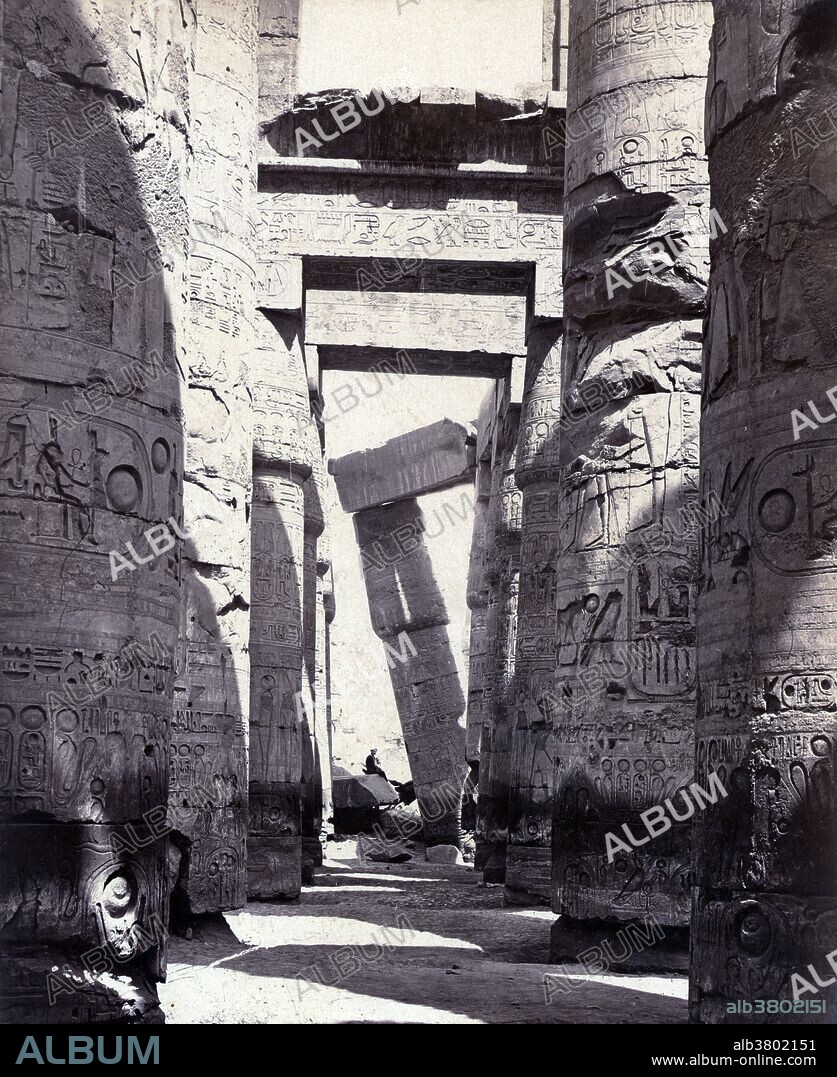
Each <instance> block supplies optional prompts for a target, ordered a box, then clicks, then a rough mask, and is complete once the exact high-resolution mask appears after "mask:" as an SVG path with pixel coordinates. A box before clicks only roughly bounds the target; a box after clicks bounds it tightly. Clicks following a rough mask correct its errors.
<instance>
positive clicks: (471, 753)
mask: <svg viewBox="0 0 837 1077" xmlns="http://www.w3.org/2000/svg"><path fill="white" fill-rule="evenodd" d="M475 490H476V503H475V507H474V530H473V533H472V537H471V556H470V559H469V561H468V590H467V594H466V600H467V603H468V608H469V609H470V611H471V629H470V635H469V644H468V711H467V720H466V725H465V757H466V759H467V761H468V765H469V766H470V768H471V775H472V777H473V778H474V783H475V785H476V784H477V782H478V781H479V768H480V743H481V741H482V727H483V722H484V718H485V650H486V629H487V620H488V582H487V580H486V574H485V569H486V561H487V558H488V552H489V551H488V533H487V531H488V520H489V514H488V507H489V501H490V497H491V464H490V462H489V461H488V460H481V461H480V463H479V465H478V467H477V477H476V484H475Z"/></svg>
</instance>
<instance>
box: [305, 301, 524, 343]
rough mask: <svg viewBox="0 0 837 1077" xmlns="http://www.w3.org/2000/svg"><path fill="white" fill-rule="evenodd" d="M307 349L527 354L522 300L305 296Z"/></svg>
mask: <svg viewBox="0 0 837 1077" xmlns="http://www.w3.org/2000/svg"><path fill="white" fill-rule="evenodd" d="M305 306H306V317H305V339H306V341H307V342H308V343H311V344H344V345H346V344H350V345H353V346H355V347H358V346H360V347H364V346H371V345H376V346H378V347H389V348H429V349H440V350H443V351H456V350H459V351H475V352H490V353H492V354H494V355H519V354H521V353H522V352H523V351H524V350H525V340H526V298H525V296H518V295H506V296H488V295H482V296H481V295H469V296H462V295H448V294H446V293H442V292H438V293H432V294H421V295H415V294H413V293H411V292H362V291H357V290H355V291H316V290H314V289H311V288H309V289H308V290H307V291H306V293H305Z"/></svg>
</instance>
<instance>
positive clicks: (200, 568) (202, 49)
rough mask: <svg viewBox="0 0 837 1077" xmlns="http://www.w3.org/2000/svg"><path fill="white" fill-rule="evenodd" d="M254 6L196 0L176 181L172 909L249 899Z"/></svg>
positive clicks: (214, 907)
mask: <svg viewBox="0 0 837 1077" xmlns="http://www.w3.org/2000/svg"><path fill="white" fill-rule="evenodd" d="M256 6H257V5H256V4H254V3H252V2H245V3H243V4H233V3H231V2H227V0H212V2H210V3H208V4H203V5H202V6H201V9H200V11H199V12H198V13H197V19H196V26H195V34H196V44H195V53H194V70H192V71H190V73H189V76H190V99H191V101H192V102H193V104H192V109H193V118H192V119H193V124H194V127H195V131H196V134H197V138H196V145H195V153H194V159H193V162H192V168H191V171H190V174H189V182H188V183H187V188H186V197H187V199H188V203H189V210H190V221H191V226H190V243H189V253H188V262H187V266H188V273H189V278H188V286H189V319H188V327H187V341H188V343H187V350H186V355H187V356H188V364H189V366H188V384H187V390H186V394H185V396H184V410H185V416H186V427H187V434H188V438H187V443H186V470H185V486H184V523H185V527H186V531H187V533H188V534H189V536H190V540H189V542H188V543H187V546H186V564H185V572H184V589H183V591H184V593H183V602H182V607H181V608H182V616H181V630H180V638H181V649H180V655H179V656H180V658H181V661H180V664H179V668H178V676H177V683H176V687H175V701H176V718H175V721H174V723H173V725H172V753H171V776H170V787H169V797H170V802H171V805H172V807H173V808H174V807H177V808H178V809H180V819H179V825H178V827H177V833H176V841H177V846H178V848H179V850H180V852H181V862H180V867H179V872H178V879H177V888H176V893H175V900H176V905H175V908H176V909H177V910H178V911H185V912H188V913H193V914H194V913H205V912H219V911H221V910H222V909H229V908H237V907H239V906H241V905H243V904H244V902H245V900H246V892H245V891H246V887H245V871H246V865H245V859H246V854H245V835H246V827H247V794H246V789H247V770H246V766H247V725H248V723H247V705H248V701H249V666H248V645H249V616H248V607H247V595H248V592H249V586H250V580H249V557H248V554H249V548H250V536H249V524H248V519H247V502H248V498H249V493H250V484H251V466H252V449H251V435H250V428H251V423H252V410H251V395H250V386H249V371H248V362H249V358H250V352H251V350H252V340H253V317H254V314H255V310H254V305H255V272H254V269H253V262H254V255H253V252H252V236H253V227H254V224H253V209H254V204H253V196H254V193H255V182H256V176H255V166H256V148H255V131H254V130H253V128H252V127H249V128H246V129H244V130H245V131H246V133H242V124H241V122H240V117H242V116H245V115H248V114H250V115H252V113H253V111H254V110H255V107H256V94H257V75H256V51H255V49H256V45H255V32H256ZM209 131H211V132H212V136H211V138H210V137H207V134H206V132H209Z"/></svg>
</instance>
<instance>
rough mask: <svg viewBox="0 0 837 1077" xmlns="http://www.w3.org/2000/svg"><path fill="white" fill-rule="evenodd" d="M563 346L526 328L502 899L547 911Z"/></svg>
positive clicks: (554, 329) (549, 334) (544, 329)
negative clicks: (536, 905) (514, 651)
mask: <svg viewBox="0 0 837 1077" xmlns="http://www.w3.org/2000/svg"><path fill="white" fill-rule="evenodd" d="M561 341H562V325H561V323H560V322H547V323H546V324H544V325H542V326H538V327H533V328H532V329H530V332H529V356H528V359H527V364H526V367H527V369H526V382H525V388H524V396H523V406H522V411H521V418H520V429H519V432H518V446H517V461H516V470H515V480H516V482H517V485H518V487H519V488H520V490H521V497H522V502H523V507H522V524H521V542H520V602H519V608H518V615H517V657H516V661H515V684H514V706H513V722H512V732H511V742H512V749H511V752H512V757H511V781H510V789H511V792H510V799H509V838H508V848H507V850H506V900H507V901H512V902H515V901H517V902H519V901H532V900H535V901H540V902H542V903H543V904H547V905H548V904H549V902H550V896H551V876H552V852H551V837H552V790H553V784H554V771H555V760H554V753H553V749H552V735H553V734H552V722H553V717H554V714H555V703H556V700H557V694H558V692H559V690H560V685H559V683H558V680H557V678H556V676H555V625H556V616H555V606H556V594H557V562H558V547H559V528H560V521H561V516H560V504H561V501H560V494H559V488H558V480H559V477H560V468H559V456H558V425H559V418H560V414H561Z"/></svg>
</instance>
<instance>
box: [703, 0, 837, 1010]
mask: <svg viewBox="0 0 837 1077" xmlns="http://www.w3.org/2000/svg"><path fill="white" fill-rule="evenodd" d="M715 15H716V24H715V30H714V33H713V40H712V64H711V68H710V86H709V93H708V109H707V114H708V121H709V130H708V132H707V141H708V143H709V147H710V168H711V177H712V187H713V201H714V205H715V206H716V208H717V210H718V212H719V214H720V216H721V217H722V218H723V220H724V222H725V224H726V226H727V229H728V231H723V232H722V233H720V234H719V235H718V236H717V239H716V241H715V244H714V247H713V257H712V278H711V286H710V317H709V320H708V329H707V335H706V340H705V345H704V390H703V391H704V412H703V427H702V438H701V444H702V447H701V501H702V505H703V507H704V510H705V511H706V516H707V519H706V520H705V522H704V524H703V526H702V531H701V562H700V579H699V598H698V625H699V637H698V638H699V642H700V647H699V651H698V673H699V685H700V688H699V697H698V701H699V707H698V729H697V778H698V781H699V782H704V781H705V780H706V779H707V775H708V773H710V772H711V771H716V772H717V773H718V774H719V776H720V777H721V780H722V782H723V784H724V786H725V788H726V790H727V791H728V796H726V797H725V798H723V799H720V800H719V801H718V803H716V804H714V805H712V806H710V807H709V808H708V809H707V810H706V812H703V813H701V814H700V815H699V816H698V818H697V819H696V824H695V832H694V842H695V857H694V884H695V887H696V890H695V898H694V912H693V921H692V932H693V951H692V954H693V963H692V986H691V1000H690V1005H691V1013H692V1017H693V1019H694V1020H699V1021H705V1022H724V1021H731V1022H752V1021H755V1020H756V1018H755V1016H754V1015H738V1014H736V1015H734V1016H733V1015H729V1014H728V1013H727V1006H728V1004H729V1003H730V1002H734V1001H736V1000H739V999H743V1000H752V999H755V998H774V999H794V998H796V997H799V998H803V999H814V998H816V999H817V1000H822V1001H824V1002H826V1004H827V1005H826V1008H827V1011H831V1010H832V1009H833V1007H834V1005H835V999H837V996H836V995H835V985H834V984H833V983H832V984H830V985H829V986H826V987H824V988H822V990H819V987H820V981H819V980H817V979H816V975H817V974H818V976H819V977H820V978H821V979H822V980H824V981H825V982H826V983H828V981H829V980H831V979H832V976H833V973H832V971H831V969H830V967H829V966H828V962H827V961H826V959H825V955H826V954H829V953H831V952H833V951H834V949H835V947H836V946H837V872H835V863H834V857H833V856H832V855H830V852H829V850H833V848H834V844H835V836H837V835H835V815H834V802H833V791H832V789H833V777H832V775H833V771H834V765H835V743H836V742H837V725H836V724H835V720H834V688H833V686H834V677H833V673H834V668H835V665H837V650H836V649H835V637H834V632H833V627H832V622H833V593H834V591H833V588H834V583H835V563H834V556H833V545H834V544H833V533H834V532H833V522H832V521H833V512H832V509H831V504H832V500H833V494H832V492H831V488H832V486H833V478H832V472H833V459H834V439H833V435H832V433H831V428H830V427H829V426H827V425H824V424H821V423H818V422H816V421H813V420H811V419H810V418H809V417H810V415H811V414H812V408H817V409H818V412H817V414H818V415H821V416H827V419H826V420H825V421H826V422H827V421H830V419H831V414H830V413H831V411H833V408H831V406H830V405H829V403H828V400H829V395H828V394H829V392H831V391H832V386H833V385H834V384H835V382H837V371H835V355H834V347H833V342H834V338H835V314H834V280H835V275H837V262H835V255H834V243H835V223H834V222H835V214H834V207H835V203H837V186H835V175H837V171H835V164H837V142H835V139H834V135H833V120H832V123H831V128H830V130H831V133H830V134H829V135H828V136H825V132H826V131H827V130H829V128H828V122H827V117H829V116H833V101H834V97H833V88H832V79H833V71H834V65H835V62H837V21H835V12H834V9H833V8H832V6H831V5H824V4H817V3H810V2H804V0H803V2H798V3H795V4H793V5H785V6H784V7H781V8H780V7H779V6H773V7H764V8H763V9H762V10H761V11H758V10H757V9H753V8H752V7H751V6H750V5H747V4H744V3H738V2H732V0H717V2H716V3H715ZM816 132H820V133H819V134H817V133H816ZM806 402H807V403H806ZM795 411H797V412H798V414H796V417H794V413H795ZM801 414H804V415H805V416H806V417H808V418H809V425H804V424H802V420H801ZM795 423H800V424H801V425H800V426H797V427H796V428H795ZM715 506H718V511H717V512H715V513H714V514H713V513H712V509H713V508H715ZM722 954H723V955H724V957H723V958H722V956H721V955H722ZM809 966H813V968H814V969H815V970H816V973H815V974H812V973H811V971H810V969H809ZM793 974H797V975H798V976H800V977H803V978H804V981H805V982H807V983H808V984H809V985H811V986H809V987H803V981H801V980H798V981H796V984H797V989H800V988H801V992H800V993H797V989H795V988H794V985H793V982H792V979H791V977H792V975H793ZM813 991H816V994H814V993H812V992H813ZM832 1019H833V1018H831V1017H829V1016H828V1013H826V1014H825V1015H816V1014H811V1015H810V1016H806V1017H805V1021H806V1023H818V1022H824V1023H827V1022H829V1021H831V1020H832ZM796 1020H799V1018H798V1017H794V1016H793V1015H792V1014H791V1015H788V1014H781V1013H779V1014H776V1013H774V1014H770V1015H769V1016H764V1015H761V1016H760V1021H762V1022H763V1021H768V1022H771V1023H773V1022H778V1023H785V1022H794V1021H796Z"/></svg>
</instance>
